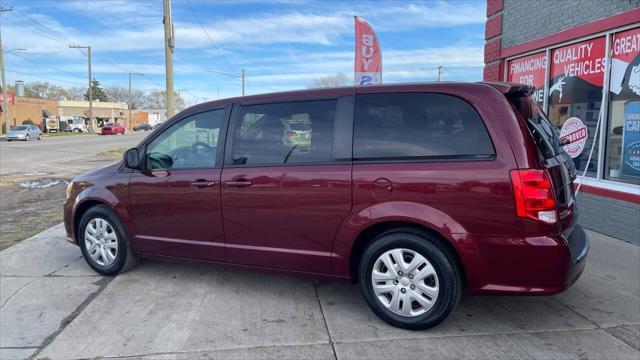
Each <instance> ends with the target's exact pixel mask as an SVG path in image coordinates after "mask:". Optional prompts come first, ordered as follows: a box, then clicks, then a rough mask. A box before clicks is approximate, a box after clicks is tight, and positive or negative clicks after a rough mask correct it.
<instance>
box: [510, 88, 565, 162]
mask: <svg viewBox="0 0 640 360" xmlns="http://www.w3.org/2000/svg"><path fill="white" fill-rule="evenodd" d="M511 103H512V104H513V106H514V108H515V109H516V110H517V111H518V112H519V113H520V115H521V116H522V118H523V119H525V120H526V121H527V127H528V128H529V131H531V135H533V138H534V140H535V142H536V145H538V149H540V152H541V153H542V155H543V156H544V157H545V158H546V159H550V158H552V157H555V156H558V155H559V154H560V153H561V152H562V148H561V141H560V138H559V137H558V133H557V131H556V129H555V128H554V127H553V125H552V124H551V122H550V121H549V119H548V118H547V116H546V115H545V113H544V111H542V109H541V108H540V105H538V103H536V102H535V101H534V100H533V99H532V98H531V97H529V96H519V97H515V98H512V99H511Z"/></svg>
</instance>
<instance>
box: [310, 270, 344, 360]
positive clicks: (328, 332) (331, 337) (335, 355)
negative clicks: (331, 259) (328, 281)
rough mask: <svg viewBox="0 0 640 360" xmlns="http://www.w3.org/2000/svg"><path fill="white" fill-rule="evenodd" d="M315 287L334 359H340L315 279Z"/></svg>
mask: <svg viewBox="0 0 640 360" xmlns="http://www.w3.org/2000/svg"><path fill="white" fill-rule="evenodd" d="M313 289H314V290H315V292H316V299H317V300H318V305H319V306H320V313H321V314H322V320H323V321H324V327H325V328H326V329H327V335H328V336H329V343H330V344H331V350H333V357H334V359H336V360H338V354H336V347H335V343H336V342H335V340H334V339H333V336H331V331H329V325H328V324H327V317H326V316H325V314H324V308H323V307H322V302H321V301H320V294H318V283H317V282H316V281H313Z"/></svg>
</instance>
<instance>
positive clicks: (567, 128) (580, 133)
mask: <svg viewBox="0 0 640 360" xmlns="http://www.w3.org/2000/svg"><path fill="white" fill-rule="evenodd" d="M588 136H589V133H588V131H587V127H586V126H584V124H583V123H582V121H580V119H578V118H577V117H572V118H569V119H568V120H567V121H565V123H564V124H563V125H562V129H561V130H560V138H561V139H567V140H569V144H567V145H565V146H563V147H562V148H563V149H564V151H566V152H567V154H569V156H571V157H572V158H576V157H578V156H580V154H581V153H582V150H584V145H585V143H586V142H587V137H588Z"/></svg>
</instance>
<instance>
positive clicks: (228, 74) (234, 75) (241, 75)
mask: <svg viewBox="0 0 640 360" xmlns="http://www.w3.org/2000/svg"><path fill="white" fill-rule="evenodd" d="M207 72H210V73H214V74H220V75H224V76H228V77H231V78H234V79H240V80H241V81H242V96H244V68H242V69H240V76H238V75H237V74H233V73H228V72H224V71H218V70H207Z"/></svg>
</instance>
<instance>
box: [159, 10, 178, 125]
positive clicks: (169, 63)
mask: <svg viewBox="0 0 640 360" xmlns="http://www.w3.org/2000/svg"><path fill="white" fill-rule="evenodd" d="M162 22H163V23H164V62H165V66H166V76H167V80H166V87H167V88H166V90H165V98H166V102H167V118H170V117H172V116H173V115H174V114H175V112H176V109H175V104H174V91H173V48H174V47H175V39H174V38H173V23H172V21H171V0H164V18H163V19H162Z"/></svg>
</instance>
